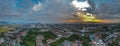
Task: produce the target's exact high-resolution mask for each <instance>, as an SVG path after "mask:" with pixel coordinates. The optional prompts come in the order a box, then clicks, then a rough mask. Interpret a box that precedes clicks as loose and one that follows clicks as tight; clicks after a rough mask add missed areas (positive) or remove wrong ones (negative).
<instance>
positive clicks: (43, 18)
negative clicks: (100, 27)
mask: <svg viewBox="0 0 120 46" xmlns="http://www.w3.org/2000/svg"><path fill="white" fill-rule="evenodd" d="M72 1H73V0H0V21H6V22H14V23H26V22H40V23H53V22H58V21H62V20H69V19H76V18H75V17H73V16H71V15H70V13H73V12H75V11H76V9H75V7H74V6H73V5H72V4H71V3H72ZM78 1H79V2H84V1H85V0H78ZM91 1H93V2H94V3H95V4H96V6H95V7H98V6H99V5H100V3H120V2H117V1H116V0H91ZM111 19H112V17H111Z"/></svg>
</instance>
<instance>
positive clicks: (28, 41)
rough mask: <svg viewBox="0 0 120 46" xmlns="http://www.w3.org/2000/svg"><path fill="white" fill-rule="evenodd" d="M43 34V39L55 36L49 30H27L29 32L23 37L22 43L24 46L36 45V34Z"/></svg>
mask: <svg viewBox="0 0 120 46" xmlns="http://www.w3.org/2000/svg"><path fill="white" fill-rule="evenodd" d="M38 35H43V36H44V37H45V40H47V39H54V38H55V37H56V36H55V35H54V34H52V33H51V32H29V34H28V35H27V36H25V37H23V41H24V45H25V46H36V43H35V42H36V40H35V39H36V36H38Z"/></svg>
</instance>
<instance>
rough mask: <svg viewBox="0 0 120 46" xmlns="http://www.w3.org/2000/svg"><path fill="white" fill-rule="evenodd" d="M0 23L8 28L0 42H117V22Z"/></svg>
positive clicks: (1, 45)
mask: <svg viewBox="0 0 120 46" xmlns="http://www.w3.org/2000/svg"><path fill="white" fill-rule="evenodd" d="M0 26H1V30H3V29H2V28H6V29H7V28H8V30H9V31H5V32H2V33H1V34H0V46H120V24H92V25H91V24H40V23H31V24H23V25H11V24H8V25H6V24H2V25H0ZM11 28H12V29H11Z"/></svg>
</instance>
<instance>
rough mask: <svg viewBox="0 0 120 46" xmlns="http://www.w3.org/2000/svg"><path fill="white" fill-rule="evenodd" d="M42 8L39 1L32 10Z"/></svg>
mask: <svg viewBox="0 0 120 46" xmlns="http://www.w3.org/2000/svg"><path fill="white" fill-rule="evenodd" d="M42 8H43V6H42V3H41V2H39V3H38V4H36V5H34V6H33V10H34V11H39V10H40V9H42Z"/></svg>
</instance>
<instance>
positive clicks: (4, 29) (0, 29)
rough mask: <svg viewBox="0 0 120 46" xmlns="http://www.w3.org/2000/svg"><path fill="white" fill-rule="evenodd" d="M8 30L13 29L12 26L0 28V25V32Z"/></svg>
mask: <svg viewBox="0 0 120 46" xmlns="http://www.w3.org/2000/svg"><path fill="white" fill-rule="evenodd" d="M9 30H13V28H2V27H0V33H1V32H6V31H9Z"/></svg>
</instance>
